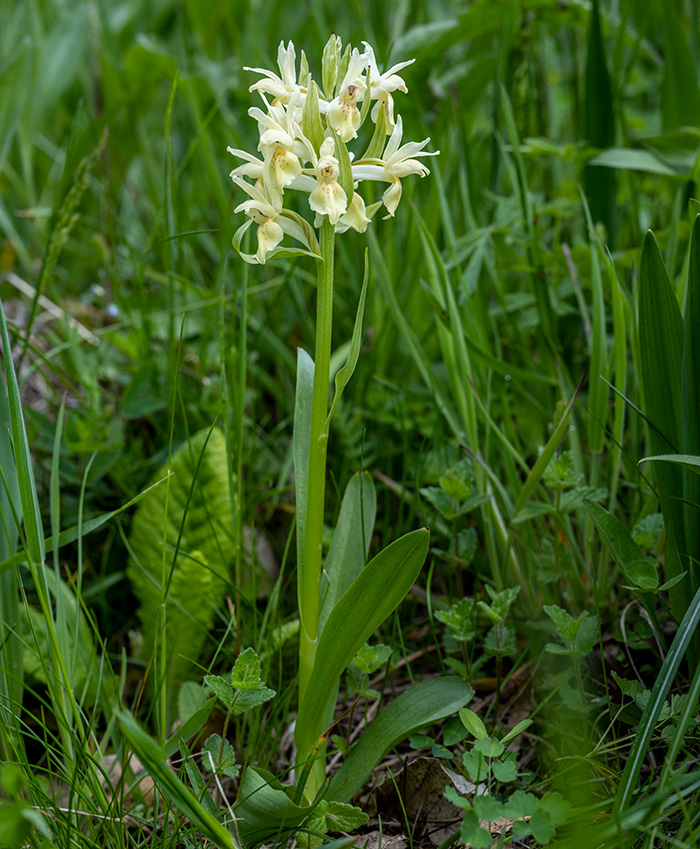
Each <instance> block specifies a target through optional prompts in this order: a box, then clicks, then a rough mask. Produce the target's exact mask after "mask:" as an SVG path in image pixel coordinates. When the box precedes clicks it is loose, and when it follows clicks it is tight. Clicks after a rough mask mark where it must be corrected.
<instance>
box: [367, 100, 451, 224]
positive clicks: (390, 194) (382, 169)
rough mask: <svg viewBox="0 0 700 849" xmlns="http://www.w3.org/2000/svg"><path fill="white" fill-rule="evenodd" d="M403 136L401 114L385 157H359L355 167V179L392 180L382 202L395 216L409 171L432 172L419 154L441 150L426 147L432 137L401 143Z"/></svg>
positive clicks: (421, 173) (432, 153)
mask: <svg viewBox="0 0 700 849" xmlns="http://www.w3.org/2000/svg"><path fill="white" fill-rule="evenodd" d="M402 136H403V121H402V120H401V116H400V115H399V116H398V117H397V119H396V126H395V127H394V131H393V132H392V134H391V138H390V139H389V141H388V142H387V145H386V148H385V149H384V153H383V158H382V159H375V160H365V161H362V160H360V161H359V162H357V163H355V164H353V166H352V176H353V179H354V180H357V179H359V180H380V181H383V182H386V183H390V185H389V188H388V189H387V190H386V191H385V192H384V194H383V195H382V201H383V203H384V206H385V207H386V209H387V212H388V213H389V215H390V216H392V217H393V215H394V213H395V212H396V207H397V206H398V205H399V201H400V200H401V192H402V188H401V180H402V178H403V177H408V176H409V174H419V175H420V176H421V177H425V175H426V174H429V173H430V171H429V170H428V169H427V168H426V166H425V165H423V163H422V162H418V159H417V158H416V157H419V156H437V155H438V154H439V153H440V151H439V150H438V151H434V152H429V151H427V150H423V148H424V147H425V146H426V145H427V144H428V143H429V142H430V138H427V139H424V140H423V141H422V142H408V143H407V144H404V145H402V146H401V147H399V145H400V144H401V137H402Z"/></svg>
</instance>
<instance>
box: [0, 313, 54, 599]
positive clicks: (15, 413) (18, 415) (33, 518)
mask: <svg viewBox="0 0 700 849" xmlns="http://www.w3.org/2000/svg"><path fill="white" fill-rule="evenodd" d="M0 331H1V332H2V349H3V360H4V366H5V381H6V384H7V396H8V403H9V410H10V431H11V434H12V446H13V451H14V456H15V463H16V467H17V482H18V487H19V497H20V503H21V505H22V518H23V519H24V535H25V539H26V541H27V546H28V549H29V554H30V556H31V558H32V560H33V561H34V565H35V566H36V567H37V569H41V568H42V567H43V564H44V558H45V557H46V549H45V548H44V533H43V530H42V527H41V513H40V510H39V499H38V496H37V491H36V484H35V483H34V470H33V467H32V458H31V455H30V453H29V443H28V442H27V430H26V428H25V426H24V417H23V415H22V402H21V401H20V396H19V385H18V383H17V377H16V375H15V369H14V366H13V364H12V356H11V351H12V346H11V345H10V338H9V336H8V333H7V325H6V323H5V312H4V310H3V308H2V302H1V301H0ZM8 524H9V523H8ZM37 589H38V588H37Z"/></svg>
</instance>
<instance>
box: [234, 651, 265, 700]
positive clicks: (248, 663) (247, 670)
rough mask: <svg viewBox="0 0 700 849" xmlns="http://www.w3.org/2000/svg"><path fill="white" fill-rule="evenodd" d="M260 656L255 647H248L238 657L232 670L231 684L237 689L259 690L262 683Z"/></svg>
mask: <svg viewBox="0 0 700 849" xmlns="http://www.w3.org/2000/svg"><path fill="white" fill-rule="evenodd" d="M262 683H263V682H262V679H261V677H260V658H259V657H258V656H257V654H256V653H255V649H252V648H247V649H245V650H244V651H242V652H241V653H240V654H239V655H238V657H237V658H236V662H235V663H234V664H233V669H232V671H231V686H232V687H235V689H236V690H257V689H258V688H259V687H260V686H261V685H262Z"/></svg>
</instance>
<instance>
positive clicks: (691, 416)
mask: <svg viewBox="0 0 700 849" xmlns="http://www.w3.org/2000/svg"><path fill="white" fill-rule="evenodd" d="M696 88H697V83H696ZM681 368H682V371H681V452H682V453H683V454H684V455H685V456H687V455H691V456H693V459H694V462H692V463H687V464H685V467H684V469H683V500H684V503H683V525H684V531H685V545H686V548H685V551H686V552H687V553H689V554H693V555H694V556H697V553H698V552H699V551H700V522H698V509H697V507H696V506H695V505H697V504H700V477H698V475H700V379H698V375H700V215H696V216H695V221H694V222H693V230H692V234H691V237H690V255H689V260H688V288H687V295H686V305H685V327H684V336H683V361H682V366H681ZM693 472H695V474H693ZM699 577H700V576H699V574H698V567H697V565H692V566H691V567H690V587H691V589H692V591H695V590H696V589H697V587H698V584H699V583H700V581H699V580H698V578H699Z"/></svg>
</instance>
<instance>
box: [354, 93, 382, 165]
mask: <svg viewBox="0 0 700 849" xmlns="http://www.w3.org/2000/svg"><path fill="white" fill-rule="evenodd" d="M385 144H386V106H385V105H384V104H383V103H382V104H381V106H380V107H379V112H378V113H377V121H376V124H375V126H374V133H373V134H372V139H371V141H370V143H369V146H368V148H367V150H366V151H365V152H364V153H363V154H362V158H361V160H360V162H364V161H365V160H369V159H381V158H382V154H383V153H384V145H385Z"/></svg>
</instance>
